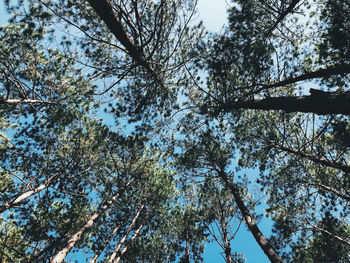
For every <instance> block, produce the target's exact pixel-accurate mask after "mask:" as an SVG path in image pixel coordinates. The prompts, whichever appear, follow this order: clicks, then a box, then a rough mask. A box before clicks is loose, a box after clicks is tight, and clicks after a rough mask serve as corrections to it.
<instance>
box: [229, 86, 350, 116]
mask: <svg viewBox="0 0 350 263" xmlns="http://www.w3.org/2000/svg"><path fill="white" fill-rule="evenodd" d="M310 93H311V95H308V96H290V97H275V98H266V99H261V100H248V101H244V102H232V103H230V102H229V103H226V104H225V105H224V106H223V107H222V109H223V110H224V111H226V112H230V111H234V110H238V109H256V110H283V111H285V112H309V113H315V114H318V115H326V114H344V115H350V92H339V93H338V92H324V91H320V90H314V89H311V90H310Z"/></svg>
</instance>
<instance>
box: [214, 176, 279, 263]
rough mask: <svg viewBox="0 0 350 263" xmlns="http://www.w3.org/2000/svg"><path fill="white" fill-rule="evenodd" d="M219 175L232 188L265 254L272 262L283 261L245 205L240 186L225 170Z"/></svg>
mask: <svg viewBox="0 0 350 263" xmlns="http://www.w3.org/2000/svg"><path fill="white" fill-rule="evenodd" d="M219 176H220V177H221V179H222V180H223V181H224V183H225V184H226V185H227V186H228V187H229V188H230V190H231V192H232V194H233V197H234V198H235V201H236V204H237V206H238V208H239V210H240V211H241V213H242V216H243V218H244V220H245V222H246V224H247V226H248V229H249V230H250V232H251V233H252V235H253V236H254V238H255V240H256V242H257V243H258V244H259V246H260V247H261V249H262V250H263V251H264V253H265V255H266V256H267V257H268V258H269V260H270V261H271V262H272V263H283V260H282V258H281V257H280V256H279V255H278V253H277V251H276V250H275V249H274V248H273V247H272V245H271V244H270V242H269V241H268V240H267V238H266V237H265V236H264V235H263V233H262V232H261V231H260V229H259V227H258V225H257V224H256V222H255V220H254V219H253V217H252V216H251V215H250V212H249V209H248V208H247V207H246V206H245V204H244V202H243V200H242V198H241V195H240V193H239V190H238V188H237V187H236V186H235V185H234V184H233V183H232V182H231V181H230V180H229V179H228V178H227V176H226V174H225V172H220V173H219Z"/></svg>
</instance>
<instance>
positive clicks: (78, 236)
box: [50, 178, 135, 263]
mask: <svg viewBox="0 0 350 263" xmlns="http://www.w3.org/2000/svg"><path fill="white" fill-rule="evenodd" d="M134 179H135V178H132V179H131V180H129V181H128V182H127V183H126V185H125V186H124V187H123V188H121V189H120V190H119V191H118V192H117V193H116V194H115V195H114V196H113V197H112V198H111V199H109V200H108V201H107V202H105V203H104V204H103V205H102V206H101V207H100V208H99V209H98V210H97V212H96V213H95V214H93V215H92V216H91V217H90V219H89V220H88V221H87V222H86V224H85V225H84V226H83V227H82V228H80V229H79V231H78V232H76V233H75V234H74V235H73V236H72V237H71V238H70V239H69V240H68V245H67V246H66V247H64V248H63V249H61V250H60V251H59V252H58V253H57V254H56V255H55V256H54V257H53V258H52V259H51V261H50V263H61V262H63V260H64V258H65V257H66V256H67V254H68V253H69V252H70V251H71V249H72V248H73V247H74V246H75V245H76V243H78V242H79V241H80V240H81V239H82V237H83V235H84V233H85V232H86V231H87V230H88V229H89V228H90V227H91V226H92V225H93V224H94V223H95V221H96V220H97V219H98V218H100V216H101V215H103V213H104V212H105V211H106V210H107V209H108V208H109V207H110V206H111V205H112V204H113V202H114V201H115V200H117V198H118V197H119V196H120V195H121V194H122V193H123V192H124V191H125V189H126V187H128V186H129V185H130V184H131V183H132V182H133V181H134Z"/></svg>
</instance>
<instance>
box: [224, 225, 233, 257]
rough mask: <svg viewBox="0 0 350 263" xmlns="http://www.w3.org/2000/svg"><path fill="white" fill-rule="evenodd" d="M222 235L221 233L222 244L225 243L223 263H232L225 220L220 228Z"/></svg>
mask: <svg viewBox="0 0 350 263" xmlns="http://www.w3.org/2000/svg"><path fill="white" fill-rule="evenodd" d="M222 233H223V237H224V242H225V261H226V263H232V262H233V261H232V251H231V244H230V240H229V238H228V231H227V224H226V220H225V222H224V225H223V226H222Z"/></svg>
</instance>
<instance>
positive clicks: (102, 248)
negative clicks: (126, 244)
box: [90, 225, 120, 263]
mask: <svg viewBox="0 0 350 263" xmlns="http://www.w3.org/2000/svg"><path fill="white" fill-rule="evenodd" d="M119 228H120V225H119V226H117V227H115V228H114V229H113V231H112V233H111V234H110V235H109V237H108V238H107V240H106V241H105V242H104V243H103V245H102V246H101V247H100V249H99V250H98V251H97V253H96V254H95V255H94V257H93V258H92V259H91V260H90V263H96V262H97V259H98V257H99V256H100V255H101V253H102V252H103V250H104V249H105V248H106V246H107V245H108V243H109V242H110V241H111V240H112V238H113V236H114V235H115V233H117V231H118V230H119Z"/></svg>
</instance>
